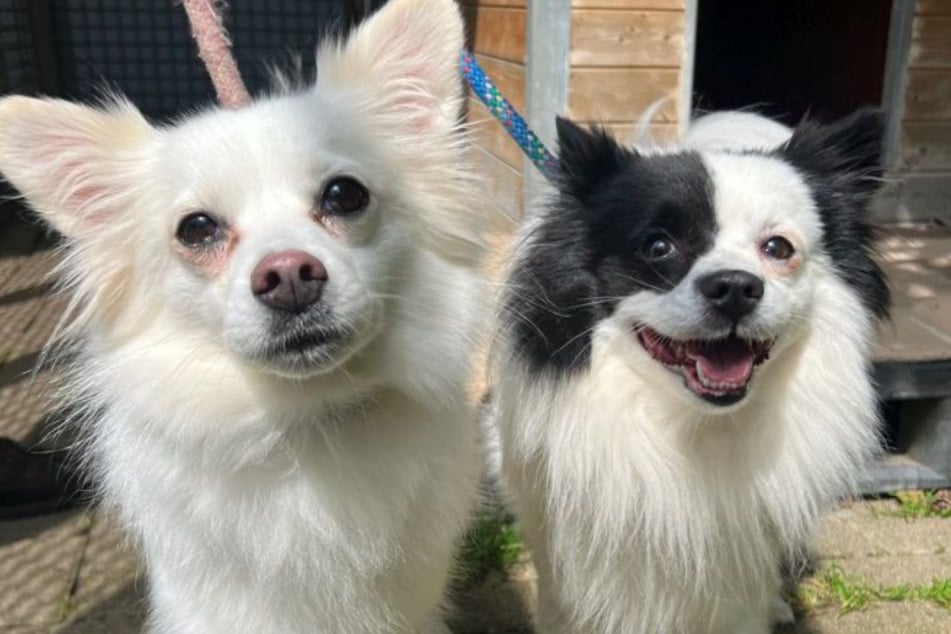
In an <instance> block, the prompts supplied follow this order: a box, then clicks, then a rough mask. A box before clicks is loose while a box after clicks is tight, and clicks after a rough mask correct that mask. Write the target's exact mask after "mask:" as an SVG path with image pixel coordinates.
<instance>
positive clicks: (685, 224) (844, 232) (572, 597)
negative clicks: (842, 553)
mask: <svg viewBox="0 0 951 634" xmlns="http://www.w3.org/2000/svg"><path fill="white" fill-rule="evenodd" d="M558 137H559V144H560V150H561V156H560V161H561V172H562V176H561V181H560V185H559V188H558V192H557V194H556V196H555V198H554V200H553V201H552V202H551V203H550V204H549V205H548V206H547V207H546V208H544V209H541V210H537V211H536V215H535V217H534V218H532V219H530V220H529V222H527V223H526V227H525V228H524V231H523V234H522V235H521V237H520V240H519V242H518V244H517V247H516V250H515V255H514V258H513V263H512V267H511V270H510V272H509V278H508V281H507V285H506V288H505V291H504V296H503V301H502V310H501V320H502V327H501V330H502V332H503V335H502V343H501V345H499V346H498V347H497V349H496V353H495V357H494V369H495V377H496V385H495V391H496V394H497V395H498V402H497V403H496V405H497V407H498V425H499V432H500V438H501V444H502V454H503V472H504V476H505V480H506V484H507V487H508V490H509V493H510V494H511V496H512V497H513V498H514V499H513V502H514V503H515V505H516V510H517V511H518V512H519V513H520V516H521V520H522V522H523V526H524V529H525V531H526V536H527V538H528V539H529V541H530V542H531V545H532V546H533V548H534V555H535V559H536V564H537V566H538V570H539V593H540V605H539V624H538V625H539V628H540V631H542V632H598V633H604V632H612V633H613V632H625V633H630V632H644V633H651V634H655V633H657V632H665V633H669V632H684V633H690V634H695V633H698V632H718V633H720V632H722V633H730V634H736V633H740V632H750V633H752V632H756V633H762V632H766V631H768V629H769V627H770V623H771V621H772V620H776V619H777V618H778V617H780V616H781V615H782V614H783V613H784V612H785V615H786V616H788V617H791V613H790V611H789V608H788V606H785V604H782V603H781V602H780V601H778V599H777V597H778V592H779V568H780V561H781V559H782V558H783V556H784V555H786V554H788V553H789V551H791V550H792V549H795V548H797V547H798V546H799V545H801V544H802V543H803V542H804V540H806V539H807V538H808V536H809V534H810V531H811V530H812V529H813V527H814V525H815V523H816V519H817V518H818V517H819V516H820V515H821V514H822V513H823V511H825V510H827V509H829V508H830V507H831V506H832V505H833V504H834V503H835V502H836V500H837V499H838V498H839V496H841V495H843V494H844V493H846V492H847V491H848V490H849V487H850V484H851V483H852V481H853V479H854V477H855V476H856V475H857V474H858V473H860V472H861V469H862V467H863V466H864V465H865V464H866V463H867V461H868V460H869V458H870V457H871V456H872V455H873V454H874V453H875V452H876V449H877V447H878V445H879V440H878V431H877V427H878V418H877V408H876V396H875V392H874V390H873V387H872V384H871V382H870V380H869V372H868V370H869V357H868V350H869V343H870V340H871V338H872V336H873V333H874V327H875V325H876V321H877V319H879V318H882V317H884V316H885V314H886V312H887V308H888V303H889V293H888V288H887V286H886V283H885V280H884V278H883V275H882V271H881V270H880V268H879V267H878V265H877V264H876V263H875V261H874V259H873V234H872V231H871V228H870V226H869V223H868V219H867V216H868V209H867V207H868V203H869V200H870V198H871V197H872V196H873V194H874V193H875V192H876V190H877V188H878V186H879V177H880V175H881V168H880V159H881V138H882V122H881V118H880V116H879V115H878V114H877V113H874V112H870V111H859V112H857V113H855V114H853V115H852V116H849V117H847V118H845V119H843V120H840V121H838V122H836V123H833V124H831V125H819V124H816V123H814V122H811V121H806V122H804V123H802V124H801V125H800V126H798V127H797V128H796V129H795V130H789V129H787V128H785V127H784V126H781V125H779V124H776V123H774V122H771V121H768V120H766V119H763V118H762V117H759V116H757V115H752V114H748V113H721V114H717V115H711V116H709V117H707V118H705V119H701V120H699V121H698V122H697V123H695V125H694V127H693V128H692V129H691V131H690V132H688V134H687V136H686V137H685V138H684V139H683V140H682V141H681V143H680V144H678V145H677V146H676V147H674V148H670V149H665V150H652V151H649V152H641V151H637V150H631V149H627V148H625V147H622V146H621V145H619V144H618V143H617V142H616V141H614V140H613V139H612V138H610V137H609V136H608V135H607V134H606V133H605V132H604V131H602V130H599V129H593V130H586V129H582V128H580V127H578V126H577V125H575V124H573V123H571V122H570V121H568V120H565V119H561V120H559V122H558Z"/></svg>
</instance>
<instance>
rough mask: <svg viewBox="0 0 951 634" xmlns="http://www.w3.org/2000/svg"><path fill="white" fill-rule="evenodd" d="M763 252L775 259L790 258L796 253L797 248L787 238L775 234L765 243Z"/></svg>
mask: <svg viewBox="0 0 951 634" xmlns="http://www.w3.org/2000/svg"><path fill="white" fill-rule="evenodd" d="M763 253H765V254H766V255H768V256H769V257H771V258H773V259H774V260H788V259H789V258H791V257H792V256H793V255H794V254H795V253H796V249H794V248H793V245H792V244H791V243H790V242H789V240H787V239H786V238H784V237H782V236H773V237H772V238H770V239H768V240H767V241H766V242H764V243H763Z"/></svg>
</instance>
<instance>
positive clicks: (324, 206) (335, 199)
mask: <svg viewBox="0 0 951 634" xmlns="http://www.w3.org/2000/svg"><path fill="white" fill-rule="evenodd" d="M369 204H370V192H368V191H367V188H366V187H364V186H363V185H362V184H361V183H360V182H359V181H357V180H356V179H354V178H351V177H349V176H340V177H338V178H334V179H333V180H331V181H330V182H329V183H327V186H326V187H324V191H323V193H322V194H321V195H320V210H321V211H322V212H323V213H325V214H327V215H328V216H348V215H351V214H356V213H359V212H361V211H363V210H364V209H366V208H367V205H369Z"/></svg>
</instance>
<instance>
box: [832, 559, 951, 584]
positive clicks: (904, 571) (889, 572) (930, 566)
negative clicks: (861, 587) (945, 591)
mask: <svg viewBox="0 0 951 634" xmlns="http://www.w3.org/2000/svg"><path fill="white" fill-rule="evenodd" d="M824 561H832V562H835V563H836V564H838V565H839V567H841V568H842V570H843V571H844V572H845V573H847V574H850V575H855V576H856V577H858V578H860V579H862V580H864V581H867V582H869V583H873V584H877V585H882V586H900V585H928V584H929V583H931V582H932V581H935V580H936V579H949V578H951V555H949V554H944V555H882V556H876V557H854V558H849V559H825V560H824Z"/></svg>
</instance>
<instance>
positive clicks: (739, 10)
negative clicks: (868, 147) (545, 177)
mask: <svg viewBox="0 0 951 634" xmlns="http://www.w3.org/2000/svg"><path fill="white" fill-rule="evenodd" d="M461 3H462V5H463V6H464V8H465V10H466V14H467V19H468V23H469V32H470V46H471V47H472V48H473V50H474V51H475V52H476V53H477V57H478V59H479V61H480V62H481V64H482V65H483V66H484V68H485V70H486V72H487V73H488V74H489V75H490V76H491V77H492V79H493V80H494V81H495V82H496V84H497V85H498V86H499V88H500V89H501V90H502V92H503V93H504V94H505V95H506V96H508V97H509V99H511V100H512V101H513V103H514V104H515V105H516V106H517V107H518V108H519V109H521V110H522V112H523V114H524V115H525V118H526V119H527V120H528V121H529V122H530V124H531V125H533V126H534V127H535V128H536V130H537V131H538V132H539V136H540V137H541V138H542V139H543V140H544V141H546V142H551V141H552V140H553V132H554V116H555V115H556V114H562V113H566V114H568V115H569V116H571V117H573V118H575V119H577V120H579V121H587V122H598V123H603V124H605V125H607V126H608V127H609V128H611V129H612V130H614V131H616V133H617V134H619V135H620V136H621V137H622V138H624V137H628V136H629V135H630V134H631V133H632V132H633V128H634V125H633V124H634V122H635V121H636V119H637V117H638V116H639V115H640V114H641V113H642V112H643V111H644V109H645V108H646V107H647V106H648V105H650V104H651V103H653V102H654V101H655V100H657V99H659V98H661V97H664V96H669V97H670V98H671V99H670V101H669V102H668V103H666V104H665V105H664V106H663V107H662V108H661V109H660V110H659V111H658V112H657V113H656V116H655V118H654V123H653V125H652V131H653V132H654V133H655V135H657V137H658V138H662V139H663V138H672V137H674V136H675V135H676V134H677V133H678V132H679V131H681V130H682V129H683V127H684V125H685V124H686V123H687V122H689V120H690V119H691V117H692V116H694V115H695V114H696V113H698V112H702V111H706V110H718V109H725V108H737V107H745V106H751V105H754V106H757V107H758V108H759V109H760V110H761V111H763V112H765V113H766V114H769V115H771V116H774V117H777V118H779V119H781V120H783V121H785V122H787V123H795V122H796V121H798V120H799V119H800V118H801V117H802V116H803V115H804V114H806V113H807V112H808V113H811V114H813V115H815V116H819V117H834V116H839V115H842V114H844V113H846V112H848V111H850V110H852V109H854V108H856V107H858V106H861V105H881V106H882V107H883V108H884V109H885V112H886V115H887V117H888V121H889V135H888V139H887V157H888V161H889V166H890V169H891V174H892V176H893V181H894V184H893V185H892V187H891V189H890V192H889V193H890V197H885V198H883V204H882V206H881V210H880V212H879V213H880V218H881V219H882V220H883V221H928V220H932V219H935V218H937V219H940V220H942V221H944V222H948V223H951V0H918V1H917V2H916V1H915V0H863V2H853V1H852V0H788V1H783V2H762V1H761V0H461ZM471 117H472V119H473V120H475V121H482V120H485V119H486V118H487V117H488V114H487V113H486V112H485V111H484V110H483V109H482V108H481V106H477V105H474V106H473V108H472V109H471ZM477 130H478V134H479V143H480V145H481V147H482V148H483V149H484V150H485V154H484V156H483V157H482V161H483V163H484V165H483V167H484V168H485V172H486V173H487V174H491V175H493V179H492V182H493V187H494V189H495V191H494V193H495V194H497V200H498V202H499V204H500V205H501V206H502V207H503V208H504V209H506V210H507V211H508V212H510V213H512V214H513V215H516V216H517V215H518V214H519V213H520V210H521V206H522V204H523V201H524V194H523V192H524V191H525V189H526V188H528V189H531V187H532V179H533V178H534V177H535V175H534V174H531V170H528V169H526V167H525V163H524V160H523V159H522V156H521V154H520V153H519V150H518V148H517V147H516V146H515V144H514V143H512V142H511V141H510V140H509V139H508V138H507V137H506V136H505V132H504V131H503V130H502V129H501V128H500V127H498V126H497V125H494V124H493V123H492V122H490V121H486V122H485V123H484V124H480V125H478V126H477ZM886 201H887V202H886Z"/></svg>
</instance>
